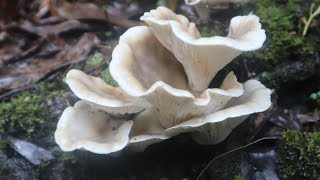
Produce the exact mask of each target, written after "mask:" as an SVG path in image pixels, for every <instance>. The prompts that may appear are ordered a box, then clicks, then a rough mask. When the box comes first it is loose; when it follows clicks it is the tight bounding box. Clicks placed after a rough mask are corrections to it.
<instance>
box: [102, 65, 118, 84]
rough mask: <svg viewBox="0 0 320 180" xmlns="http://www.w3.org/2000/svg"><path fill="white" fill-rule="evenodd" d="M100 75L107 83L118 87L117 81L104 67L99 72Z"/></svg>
mask: <svg viewBox="0 0 320 180" xmlns="http://www.w3.org/2000/svg"><path fill="white" fill-rule="evenodd" d="M100 77H101V78H102V79H103V80H104V81H105V82H106V83H107V84H109V85H111V86H113V87H118V86H119V85H118V83H117V82H116V81H115V80H114V79H113V78H112V76H111V74H110V72H109V69H108V68H107V69H105V70H103V71H102V72H101V73H100Z"/></svg>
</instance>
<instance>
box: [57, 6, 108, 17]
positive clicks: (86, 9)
mask: <svg viewBox="0 0 320 180" xmlns="http://www.w3.org/2000/svg"><path fill="white" fill-rule="evenodd" d="M57 12H58V15H59V16H62V17H64V18H66V19H77V20H79V19H94V20H103V21H105V20H106V16H105V14H104V13H103V11H102V10H101V9H100V8H99V7H98V6H96V5H95V4H93V3H79V2H74V3H69V2H63V3H61V4H58V5H57Z"/></svg>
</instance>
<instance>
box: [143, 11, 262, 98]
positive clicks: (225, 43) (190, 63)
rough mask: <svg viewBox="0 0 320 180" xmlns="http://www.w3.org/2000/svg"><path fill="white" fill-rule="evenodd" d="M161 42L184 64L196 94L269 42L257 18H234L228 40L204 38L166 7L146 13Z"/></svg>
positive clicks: (145, 16) (190, 84)
mask: <svg viewBox="0 0 320 180" xmlns="http://www.w3.org/2000/svg"><path fill="white" fill-rule="evenodd" d="M140 19H141V20H143V21H145V22H146V23H148V24H149V26H150V28H151V29H152V32H153V33H154V34H155V36H156V37H157V39H158V40H159V41H160V42H161V43H162V44H163V45H164V46H165V47H166V48H167V49H168V50H169V51H171V52H172V53H173V54H174V56H175V57H176V59H177V60H178V61H179V62H180V63H181V64H182V66H183V68H184V71H185V73H186V75H187V77H188V83H189V86H190V88H191V89H192V90H193V91H197V92H202V91H204V90H205V89H207V87H208V85H209V83H210V82H211V80H212V78H213V77H214V76H215V75H216V74H217V72H218V71H219V70H221V69H222V68H223V67H224V66H226V65H227V64H228V63H230V62H231V60H233V59H234V58H235V57H237V56H238V55H240V54H241V52H242V51H252V50H256V49H259V48H260V47H261V46H262V44H263V42H264V41H265V39H266V35H265V31H264V30H263V29H261V24H260V23H259V18H258V17H257V16H255V15H248V16H237V17H234V18H232V20H231V23H230V26H229V29H230V30H229V34H228V36H227V37H221V36H213V37H201V35H200V33H199V31H198V30H197V28H196V26H195V24H194V23H191V22H189V20H188V19H187V18H186V17H184V16H182V15H177V14H175V13H173V12H172V11H171V10H170V9H168V8H165V7H158V8H157V9H156V10H151V11H150V12H146V13H144V15H143V16H142V17H141V18H140Z"/></svg>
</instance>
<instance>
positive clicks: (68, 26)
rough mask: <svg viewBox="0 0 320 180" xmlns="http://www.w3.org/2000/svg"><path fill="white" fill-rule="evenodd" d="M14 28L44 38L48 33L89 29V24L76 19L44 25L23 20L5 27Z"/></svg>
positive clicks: (11, 29)
mask: <svg viewBox="0 0 320 180" xmlns="http://www.w3.org/2000/svg"><path fill="white" fill-rule="evenodd" d="M15 29H20V30H23V31H26V32H28V33H30V34H36V35H38V36H40V37H43V38H46V37H48V36H49V35H59V34H61V33H64V32H68V31H71V30H82V31H89V30H90V26H89V25H88V24H85V23H81V22H80V21H78V20H68V21H65V22H62V23H60V24H56V25H44V26H37V25H34V24H32V23H31V22H30V21H23V22H22V23H21V24H17V23H12V24H10V25H8V26H7V27H6V30H7V31H8V32H10V31H13V30H15Z"/></svg>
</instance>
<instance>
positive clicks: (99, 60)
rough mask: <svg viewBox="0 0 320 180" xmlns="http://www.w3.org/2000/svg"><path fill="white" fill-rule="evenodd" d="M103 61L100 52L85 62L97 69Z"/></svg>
mask: <svg viewBox="0 0 320 180" xmlns="http://www.w3.org/2000/svg"><path fill="white" fill-rule="evenodd" d="M103 61H104V55H103V54H102V53H101V52H98V51H96V52H95V53H94V54H93V56H92V57H91V58H89V59H88V60H87V62H86V63H87V64H89V65H92V66H94V67H98V66H99V65H101V64H102V63H103Z"/></svg>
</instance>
